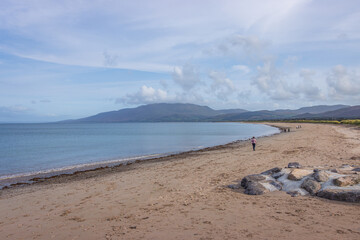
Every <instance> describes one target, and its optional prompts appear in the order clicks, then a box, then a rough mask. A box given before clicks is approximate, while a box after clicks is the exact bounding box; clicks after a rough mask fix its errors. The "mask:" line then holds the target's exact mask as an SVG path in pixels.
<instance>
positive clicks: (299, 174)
mask: <svg viewBox="0 0 360 240" xmlns="http://www.w3.org/2000/svg"><path fill="white" fill-rule="evenodd" d="M312 172H313V171H311V170H306V169H294V170H292V171H291V172H290V173H289V175H288V179H289V180H295V181H299V180H301V179H303V178H304V177H305V176H307V175H309V174H311V173H312Z"/></svg>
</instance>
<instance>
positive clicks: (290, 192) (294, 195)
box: [286, 191, 300, 197]
mask: <svg viewBox="0 0 360 240" xmlns="http://www.w3.org/2000/svg"><path fill="white" fill-rule="evenodd" d="M286 193H287V194H290V195H291V196H292V197H297V196H299V195H300V193H299V192H298V191H288V192H286Z"/></svg>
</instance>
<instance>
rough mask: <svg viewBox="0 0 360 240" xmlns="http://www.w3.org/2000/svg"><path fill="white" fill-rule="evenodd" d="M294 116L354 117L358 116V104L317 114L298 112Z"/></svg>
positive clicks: (313, 117) (309, 117)
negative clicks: (298, 113)
mask: <svg viewBox="0 0 360 240" xmlns="http://www.w3.org/2000/svg"><path fill="white" fill-rule="evenodd" d="M295 118H302V119H348V118H350V119H354V118H360V105H357V106H352V107H346V108H341V109H337V110H334V111H328V112H323V113H318V114H310V113H306V114H300V115H297V116H296V117H295Z"/></svg>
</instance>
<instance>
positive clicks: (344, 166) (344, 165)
mask: <svg viewBox="0 0 360 240" xmlns="http://www.w3.org/2000/svg"><path fill="white" fill-rule="evenodd" d="M350 167H351V166H350V165H349V164H342V165H341V168H350Z"/></svg>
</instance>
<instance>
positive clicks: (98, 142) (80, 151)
mask: <svg viewBox="0 0 360 240" xmlns="http://www.w3.org/2000/svg"><path fill="white" fill-rule="evenodd" d="M277 132H279V130H278V129H276V128H273V127H269V126H266V125H260V124H243V123H107V124H101V123H96V124H0V179H4V178H8V177H9V176H10V177H11V176H13V175H22V174H24V175H26V174H29V173H34V172H41V171H52V170H54V169H55V170H56V169H60V168H67V167H71V166H79V165H81V166H84V165H89V166H90V165H91V164H94V163H99V162H104V161H109V162H116V161H121V160H124V159H126V160H131V159H135V158H145V157H154V156H158V155H164V154H169V153H176V152H183V151H188V150H194V149H200V148H204V147H210V146H215V145H220V144H225V143H229V142H232V141H235V140H244V139H248V138H250V137H252V136H257V137H258V136H264V135H271V134H274V133H277Z"/></svg>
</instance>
